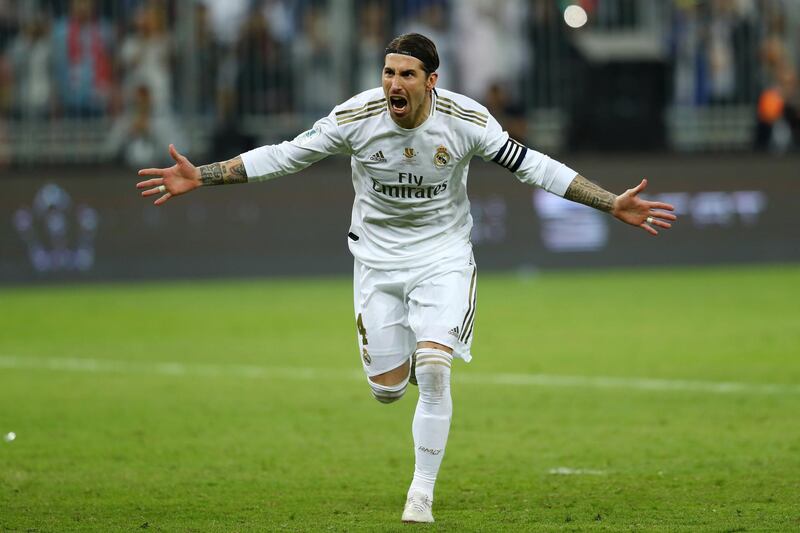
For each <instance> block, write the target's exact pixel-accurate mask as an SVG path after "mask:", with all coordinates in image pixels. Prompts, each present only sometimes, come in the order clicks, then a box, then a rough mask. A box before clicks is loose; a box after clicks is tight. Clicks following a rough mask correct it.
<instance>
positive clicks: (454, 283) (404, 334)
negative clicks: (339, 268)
mask: <svg viewBox="0 0 800 533" xmlns="http://www.w3.org/2000/svg"><path fill="white" fill-rule="evenodd" d="M476 297H477V269H476V267H475V261H474V259H473V258H472V256H471V255H470V256H468V257H464V258H462V259H460V260H449V261H441V262H439V263H437V264H433V265H428V266H425V267H421V268H411V269H399V270H391V271H390V270H377V269H373V268H369V267H367V266H365V265H364V264H362V263H361V262H360V261H358V260H357V259H356V260H355V265H354V269H353V299H354V306H355V316H356V327H357V330H358V347H359V354H360V355H361V363H362V365H363V366H364V371H365V372H366V374H367V375H368V376H376V375H378V374H383V373H384V372H388V371H389V370H392V369H394V368H397V367H399V366H400V365H402V364H403V363H404V362H405V361H406V360H407V359H408V358H409V357H411V355H412V354H413V353H414V351H415V350H416V347H417V342H422V341H432V342H437V343H439V344H443V345H445V346H449V347H451V348H453V355H454V356H455V357H459V358H461V359H463V360H465V361H469V360H470V359H471V358H472V355H471V354H470V346H471V345H472V337H473V333H474V325H475V307H476Z"/></svg>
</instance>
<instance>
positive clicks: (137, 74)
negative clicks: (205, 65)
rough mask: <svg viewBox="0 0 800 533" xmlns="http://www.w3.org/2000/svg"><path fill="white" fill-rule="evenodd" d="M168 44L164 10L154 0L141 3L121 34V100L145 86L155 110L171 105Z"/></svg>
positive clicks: (169, 44) (170, 53) (169, 43)
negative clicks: (130, 24)
mask: <svg viewBox="0 0 800 533" xmlns="http://www.w3.org/2000/svg"><path fill="white" fill-rule="evenodd" d="M171 56H172V44H171V42H170V38H169V35H168V34H167V31H166V12H165V11H164V7H163V6H162V5H160V4H156V3H147V4H142V5H141V6H140V7H139V8H138V9H137V10H136V14H135V16H134V19H133V31H132V32H131V33H129V34H128V35H126V36H125V38H124V39H123V41H122V46H121V47H120V52H119V61H120V65H121V66H122V70H123V92H124V97H125V101H126V102H128V101H130V100H132V99H133V98H134V97H136V98H138V96H136V95H135V94H134V93H135V92H136V91H138V90H139V88H140V87H141V86H143V85H144V86H146V87H147V88H148V89H149V94H150V99H151V101H152V105H153V107H154V109H155V112H156V113H161V112H167V111H168V110H169V109H171V108H172V76H171V70H172V69H171V68H170V63H171Z"/></svg>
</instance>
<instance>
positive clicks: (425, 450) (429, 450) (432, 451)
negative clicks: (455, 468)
mask: <svg viewBox="0 0 800 533" xmlns="http://www.w3.org/2000/svg"><path fill="white" fill-rule="evenodd" d="M417 449H418V450H419V451H421V452H423V453H429V454H431V455H439V454H440V453H442V449H441V448H439V449H438V450H437V449H434V448H426V447H425V446H417Z"/></svg>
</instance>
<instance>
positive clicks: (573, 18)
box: [564, 4, 589, 28]
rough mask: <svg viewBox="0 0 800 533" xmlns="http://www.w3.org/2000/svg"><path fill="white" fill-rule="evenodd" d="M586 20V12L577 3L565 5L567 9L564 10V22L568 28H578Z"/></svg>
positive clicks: (587, 17) (587, 18)
mask: <svg viewBox="0 0 800 533" xmlns="http://www.w3.org/2000/svg"><path fill="white" fill-rule="evenodd" d="M588 20H589V16H588V15H587V14H586V10H585V9H583V8H582V7H581V6H579V5H576V4H572V5H569V6H567V9H565V10H564V22H566V23H567V26H569V27H570V28H580V27H582V26H583V25H585V24H586V22H587V21H588Z"/></svg>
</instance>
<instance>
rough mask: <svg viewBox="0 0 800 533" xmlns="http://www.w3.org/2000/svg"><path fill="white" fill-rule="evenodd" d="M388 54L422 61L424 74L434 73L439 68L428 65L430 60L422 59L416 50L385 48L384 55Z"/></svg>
mask: <svg viewBox="0 0 800 533" xmlns="http://www.w3.org/2000/svg"><path fill="white" fill-rule="evenodd" d="M388 54H402V55H404V56H410V57H416V58H417V59H419V60H420V61H422V66H423V67H424V68H425V72H429V73H430V72H436V69H437V68H439V65H433V64H431V63H430V58H426V57H423V55H427V54H423V53H421V52H420V51H418V50H400V49H398V48H387V49H386V50H384V55H388Z"/></svg>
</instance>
